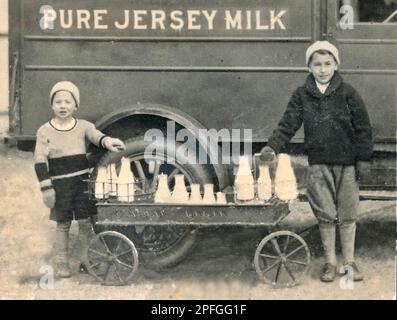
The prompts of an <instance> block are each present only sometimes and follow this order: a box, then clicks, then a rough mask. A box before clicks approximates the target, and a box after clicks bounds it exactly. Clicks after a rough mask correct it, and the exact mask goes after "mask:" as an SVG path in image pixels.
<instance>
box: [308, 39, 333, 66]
mask: <svg viewBox="0 0 397 320" xmlns="http://www.w3.org/2000/svg"><path fill="white" fill-rule="evenodd" d="M318 50H326V51H328V52H331V53H332V55H333V56H334V58H335V60H336V62H337V63H338V65H340V59H339V50H338V49H337V48H336V47H335V46H334V45H333V44H332V43H330V42H328V41H316V42H315V43H313V44H312V45H311V46H310V47H309V48H307V50H306V65H309V60H310V57H311V56H312V54H313V53H315V52H316V51H318Z"/></svg>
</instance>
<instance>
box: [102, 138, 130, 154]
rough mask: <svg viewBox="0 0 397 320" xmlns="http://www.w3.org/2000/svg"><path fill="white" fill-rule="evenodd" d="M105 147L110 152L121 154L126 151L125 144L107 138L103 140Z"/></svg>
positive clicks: (115, 139)
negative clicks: (120, 152)
mask: <svg viewBox="0 0 397 320" xmlns="http://www.w3.org/2000/svg"><path fill="white" fill-rule="evenodd" d="M103 145H104V147H105V148H106V149H108V150H109V151H110V152H119V151H123V150H125V144H124V142H123V141H121V140H120V139H117V138H111V137H106V138H105V139H103Z"/></svg>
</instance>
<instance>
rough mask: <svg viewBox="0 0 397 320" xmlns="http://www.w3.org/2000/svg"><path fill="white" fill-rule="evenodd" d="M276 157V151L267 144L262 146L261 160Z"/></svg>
mask: <svg viewBox="0 0 397 320" xmlns="http://www.w3.org/2000/svg"><path fill="white" fill-rule="evenodd" d="M275 158H276V152H275V151H274V150H273V149H272V148H271V147H269V146H266V147H264V148H262V150H261V160H262V161H273V160H274V159H275Z"/></svg>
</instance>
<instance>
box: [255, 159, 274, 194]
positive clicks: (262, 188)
mask: <svg viewBox="0 0 397 320" xmlns="http://www.w3.org/2000/svg"><path fill="white" fill-rule="evenodd" d="M257 191H258V200H260V201H267V200H269V199H270V198H271V197H272V180H271V179H270V172H269V166H266V165H261V166H259V178H258V181H257Z"/></svg>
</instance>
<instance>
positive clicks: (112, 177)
mask: <svg viewBox="0 0 397 320" xmlns="http://www.w3.org/2000/svg"><path fill="white" fill-rule="evenodd" d="M107 172H108V182H109V195H110V196H113V197H116V196H117V180H118V176H117V171H116V164H115V163H111V164H109V165H108V170H107Z"/></svg>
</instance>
